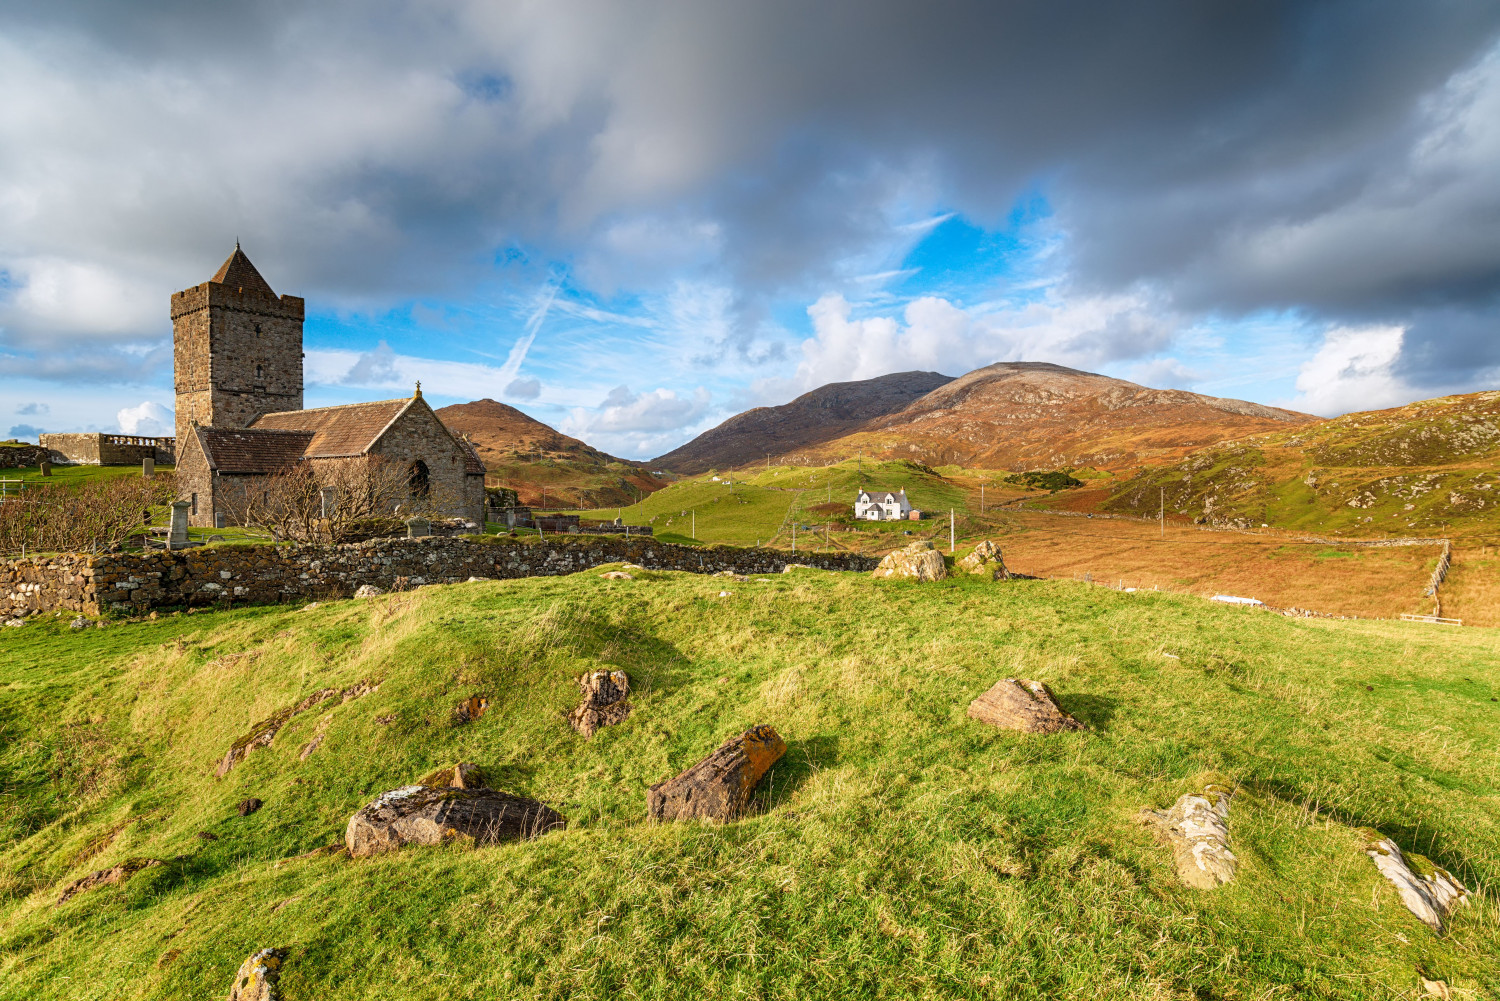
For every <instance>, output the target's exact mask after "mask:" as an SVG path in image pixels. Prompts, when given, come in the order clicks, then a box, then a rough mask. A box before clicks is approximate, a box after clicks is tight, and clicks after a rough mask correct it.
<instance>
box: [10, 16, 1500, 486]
mask: <svg viewBox="0 0 1500 1001" xmlns="http://www.w3.org/2000/svg"><path fill="white" fill-rule="evenodd" d="M1085 6H1088V5H1085ZM193 11H194V14H193V17H191V18H186V19H185V18H184V17H183V16H182V15H183V10H182V9H181V7H180V4H178V3H175V2H160V3H157V2H145V3H142V4H138V5H132V6H130V7H129V8H128V13H127V9H126V8H124V7H123V6H121V5H118V4H111V3H96V2H91V0H65V2H60V3H58V4H56V5H50V6H48V7H46V8H42V7H39V6H37V5H29V6H23V7H14V8H10V7H6V6H4V5H3V4H0V92H4V93H6V94H7V95H8V100H7V105H6V108H5V111H4V113H3V114H0V432H3V431H6V430H7V429H8V430H9V433H10V434H11V435H16V436H22V437H29V436H31V435H33V434H35V433H36V432H37V431H38V430H80V429H100V430H124V431H127V432H137V433H152V432H159V431H163V430H165V429H166V428H168V427H169V425H170V420H171V406H172V398H171V358H170V323H169V320H168V317H167V306H166V304H167V297H168V296H169V295H170V293H171V292H173V291H175V290H177V289H180V288H183V287H186V286H189V285H192V284H195V283H197V282H199V281H202V280H205V279H206V278H207V277H209V276H210V275H211V274H212V273H213V271H214V270H215V269H216V268H217V267H218V264H219V262H220V261H221V260H222V259H223V258H224V257H225V256H226V255H227V253H228V252H229V250H230V249H231V248H232V247H233V243H234V240H235V239H236V238H237V237H238V238H239V239H241V240H242V241H243V244H244V247H245V249H246V251H247V253H249V255H250V257H251V258H252V260H254V261H255V263H256V264H257V266H258V267H259V268H260V270H261V271H262V272H263V274H264V275H265V277H266V278H267V279H268V280H269V281H270V283H271V284H272V285H273V286H274V287H275V288H276V289H277V291H279V292H290V293H293V294H297V295H302V296H304V297H305V298H306V299H307V303H308V320H307V325H306V346H307V355H308V357H307V372H308V385H307V404H308V405H309V406H316V405H321V404H328V403H340V402H350V401H355V400H363V399H372V398H385V397H389V396H394V395H404V394H406V393H409V392H410V390H411V385H412V383H413V382H414V381H415V380H417V379H421V381H422V383H423V387H424V390H425V391H426V393H427V395H428V397H429V399H431V400H432V402H433V403H434V404H443V403H450V402H462V401H465V400H470V399H477V398H480V397H486V396H487V397H492V398H495V399H499V400H503V401H505V402H507V403H510V404H512V405H514V406H517V407H519V408H521V409H523V410H525V411H526V412H528V413H530V414H532V415H534V416H536V417H537V418H538V419H540V420H543V421H545V422H547V423H549V424H551V425H553V426H555V427H558V428H560V429H562V430H564V431H566V432H568V433H570V434H573V435H576V436H578V437H581V438H583V439H585V440H587V441H588V442H590V443H591V444H594V445H596V446H598V447H601V448H604V449H606V450H608V451H611V452H613V453H615V454H619V455H623V456H628V457H632V458H647V457H650V456H653V455H657V454H661V453H663V452H665V451H668V450H670V449H671V448H673V447H675V446H676V445H678V444H681V443H682V442H683V441H686V440H687V439H688V438H690V437H692V436H693V435H694V434H696V433H698V432H700V431H702V430H704V429H706V428H708V427H711V426H713V425H714V424H716V423H718V422H719V421H721V420H723V419H724V418H726V417H728V416H730V415H732V414H733V413H736V412H738V411H740V410H742V409H744V408H746V407H749V406H754V405H762V404H778V403H783V402H786V401H787V400H789V399H791V398H792V397H794V396H796V395H797V394H799V393H801V392H805V391H807V390H809V389H812V388H815V387H816V386H819V385H822V384H825V383H827V382H831V381H843V380H848V379H859V378H869V377H872V376H876V375H881V374H885V373H887V372H892V371H902V370H909V369H929V370H936V371H940V372H944V373H947V374H949V375H960V374H962V373H963V372H965V371H969V370H971V369H973V368H976V367H979V366H982V365H985V364H989V363H991V362H994V361H1004V360H1033V361H1053V362H1058V363H1061V364H1065V365H1070V366H1073V367H1076V368H1081V369H1086V370H1090V371H1096V372H1103V373H1106V374H1109V375H1114V376H1119V377H1122V378H1127V379H1132V380H1134V381H1137V382H1140V383H1143V384H1146V385H1150V386H1156V387H1169V388H1182V389H1190V390H1194V391H1197V392H1203V393H1209V394H1213V395H1219V396H1233V397H1239V398H1244V399H1251V400H1255V401H1258V402H1263V403H1272V404H1276V405H1280V406H1287V407H1292V408H1295V409H1300V410H1306V411H1310V412H1314V413H1320V414H1328V415H1332V414H1336V413H1341V412H1345V411H1348V410H1351V409H1365V408H1373V407H1381V406H1394V405H1398V404H1401V403H1405V402H1408V401H1410V400H1413V399H1419V398H1423V397H1428V396H1434V395H1440V394H1442V393H1447V392H1461V391H1469V390H1475V389H1483V388H1493V386H1494V385H1495V383H1496V380H1497V371H1500V345H1497V339H1496V338H1495V337H1494V335H1493V332H1494V329H1495V325H1496V320H1497V319H1500V221H1497V220H1500V181H1497V178H1500V45H1497V38H1500V11H1497V10H1496V9H1494V8H1491V7H1487V6H1483V5H1440V6H1438V7H1436V8H1431V9H1426V10H1423V11H1420V12H1418V11H1415V10H1413V9H1411V8H1409V7H1407V6H1406V5H1402V4H1396V3H1384V2H1380V0H1372V2H1366V3H1356V2H1352V0H1349V2H1333V3H1329V4H1324V5H1319V6H1318V7H1315V8H1314V7H1309V6H1306V5H1301V6H1299V5H1258V6H1254V7H1247V8H1243V9H1241V8H1234V9H1230V8H1225V9H1223V10H1221V11H1217V12H1215V13H1213V14H1212V15H1207V14H1204V13H1203V12H1202V10H1201V8H1199V7H1198V6H1197V5H1195V4H1193V3H1190V2H1188V0H1178V2H1168V0H1161V2H1145V3H1142V4H1139V5H1132V6H1130V7H1129V9H1126V8H1124V7H1121V6H1117V5H1110V4H1102V3H1101V4H1097V5H1093V7H1092V10H1091V13H1090V15H1089V17H1087V18H1084V19H1079V18H1075V17H1072V16H1071V15H1067V14H1066V12H1065V11H1063V10H1062V9H1061V8H1059V7H1058V6H1057V5H1053V4H1042V3H1024V2H1015V3H1006V4H988V5H979V4H966V3H939V4H936V5H933V6H929V7H923V8H917V7H914V6H912V5H904V4H885V3H879V2H875V3H869V2H866V3H848V4H846V3H842V2H830V3H828V4H826V5H822V6H818V7H807V6H805V5H798V4H791V3H781V2H780V0H774V2H773V0H768V2H766V3H764V4H757V5H743V4H728V3H726V4H718V3H711V2H706V3H695V4H690V5H678V4H672V3H666V2H662V3H653V4H645V5H641V6H639V7H637V8H631V10H630V11H625V10H624V9H623V8H621V7H619V6H618V5H611V4H599V5H591V4H584V3H580V4H579V5H577V6H559V5H531V4H519V5H516V6H515V7H513V8H507V9H506V10H504V11H501V10H499V9H497V8H495V7H494V6H493V5H488V4H483V3H478V2H475V3H467V2H464V0H452V2H451V3H449V4H446V5H445V6H444V8H443V10H442V11H441V12H437V11H435V10H434V8H433V7H432V5H425V4H406V3H400V2H392V3H386V4H381V5H377V6H373V7H372V6H370V5H358V4H344V3H341V2H332V3H326V4H316V5H305V6H304V5H299V4H295V3H294V4H290V5H284V6H282V7H278V8H277V9H275V10H274V11H273V10H270V9H269V8H267V9H261V8H252V7H239V8H226V9H223V10H220V9H218V8H213V9H211V10H205V9H200V8H197V7H194V8H193ZM1075 13H1076V12H1075Z"/></svg>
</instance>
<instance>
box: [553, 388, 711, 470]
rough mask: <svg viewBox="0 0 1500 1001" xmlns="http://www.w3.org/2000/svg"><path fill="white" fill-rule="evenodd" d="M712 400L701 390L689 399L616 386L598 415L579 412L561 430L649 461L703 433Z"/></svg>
mask: <svg viewBox="0 0 1500 1001" xmlns="http://www.w3.org/2000/svg"><path fill="white" fill-rule="evenodd" d="M712 399H713V398H712V394H710V393H709V391H708V390H707V389H705V388H704V387H702V386H699V387H698V388H697V389H696V390H694V391H693V393H692V395H691V396H680V395H678V393H677V392H676V391H675V390H671V389H654V390H651V391H650V392H647V393H639V394H637V393H632V392H631V391H630V389H629V388H628V387H626V386H616V387H615V388H614V389H612V390H610V391H609V394H608V395H607V396H605V398H604V400H603V402H602V403H601V404H600V406H599V407H598V408H597V409H589V408H585V407H575V408H574V409H573V410H572V411H571V412H570V413H569V415H568V417H567V419H565V420H564V421H563V422H562V425H561V428H560V429H561V430H562V431H563V432H565V433H566V434H570V435H573V436H574V437H577V438H581V439H583V440H584V441H586V442H588V443H589V444H591V445H595V446H597V447H599V448H603V449H604V450H605V451H608V452H612V453H614V454H616V455H625V456H638V457H641V458H646V457H648V456H652V455H659V454H661V453H662V452H664V451H669V450H670V449H671V447H672V446H674V445H679V444H681V443H682V442H683V441H685V440H686V439H687V438H689V437H691V436H692V434H695V433H697V432H698V431H701V430H703V429H704V428H703V425H704V423H705V421H706V419H707V417H708V414H709V410H710V405H711V403H712Z"/></svg>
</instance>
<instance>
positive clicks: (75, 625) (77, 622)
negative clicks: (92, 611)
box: [68, 615, 93, 632]
mask: <svg viewBox="0 0 1500 1001" xmlns="http://www.w3.org/2000/svg"><path fill="white" fill-rule="evenodd" d="M91 626H93V623H92V622H90V621H89V620H88V619H85V618H84V617H83V616H82V615H80V616H78V617H77V618H76V619H74V620H73V621H72V622H69V623H68V628H69V629H71V630H73V631H74V632H77V631H79V630H80V629H88V628H90V627H91Z"/></svg>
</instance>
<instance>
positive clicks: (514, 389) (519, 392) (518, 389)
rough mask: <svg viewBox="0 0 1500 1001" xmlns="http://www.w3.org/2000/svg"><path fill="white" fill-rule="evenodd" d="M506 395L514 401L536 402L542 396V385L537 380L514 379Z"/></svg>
mask: <svg viewBox="0 0 1500 1001" xmlns="http://www.w3.org/2000/svg"><path fill="white" fill-rule="evenodd" d="M505 395H506V396H509V397H510V398H511V399H513V400H534V399H536V398H537V397H538V396H541V395H542V384H541V383H540V382H539V381H537V380H536V379H512V380H511V382H510V385H509V386H506V387H505Z"/></svg>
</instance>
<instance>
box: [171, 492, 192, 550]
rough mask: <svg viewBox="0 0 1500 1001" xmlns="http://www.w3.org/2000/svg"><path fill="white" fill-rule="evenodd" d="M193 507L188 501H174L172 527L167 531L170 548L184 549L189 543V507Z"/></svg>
mask: <svg viewBox="0 0 1500 1001" xmlns="http://www.w3.org/2000/svg"><path fill="white" fill-rule="evenodd" d="M190 507H192V505H191V504H189V503H188V502H187V501H184V500H180V501H173V502H172V522H171V529H170V530H169V531H168V532H167V548H168V549H184V548H186V547H187V544H188V508H190Z"/></svg>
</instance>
